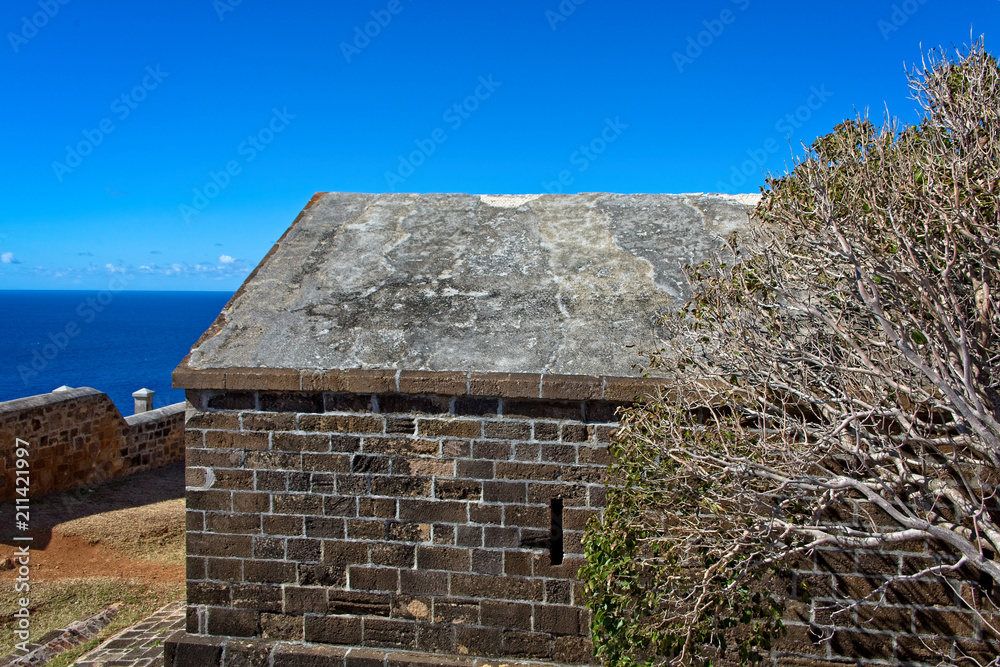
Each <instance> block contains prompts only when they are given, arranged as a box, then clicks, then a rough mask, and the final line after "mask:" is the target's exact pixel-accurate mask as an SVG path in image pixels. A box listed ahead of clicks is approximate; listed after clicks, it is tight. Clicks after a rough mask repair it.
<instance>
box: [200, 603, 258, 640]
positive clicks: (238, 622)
mask: <svg viewBox="0 0 1000 667" xmlns="http://www.w3.org/2000/svg"><path fill="white" fill-rule="evenodd" d="M259 621H260V619H259V614H258V613H257V612H256V611H254V610H251V609H226V608H221V607H209V608H208V634H210V635H223V636H226V637H253V636H254V635H257V634H259V633H260V623H259Z"/></svg>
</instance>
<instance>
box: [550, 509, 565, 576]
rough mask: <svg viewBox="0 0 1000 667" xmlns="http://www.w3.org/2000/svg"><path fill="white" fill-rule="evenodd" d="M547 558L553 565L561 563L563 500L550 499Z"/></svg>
mask: <svg viewBox="0 0 1000 667" xmlns="http://www.w3.org/2000/svg"><path fill="white" fill-rule="evenodd" d="M549 556H550V557H551V559H552V564H553V565H562V562H563V499H562V498H553V499H552V527H551V529H550V530H549Z"/></svg>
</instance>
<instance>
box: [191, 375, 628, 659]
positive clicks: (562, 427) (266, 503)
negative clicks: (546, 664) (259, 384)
mask: <svg viewBox="0 0 1000 667" xmlns="http://www.w3.org/2000/svg"><path fill="white" fill-rule="evenodd" d="M537 386H538V384H537V383H536V384H535V387H536V392H537ZM188 397H189V402H190V403H192V404H193V406H194V407H195V408H196V410H197V411H196V412H195V413H194V414H193V415H192V416H191V417H190V418H189V420H188V423H187V451H188V454H187V465H188V484H189V486H188V491H187V507H188V525H187V528H188V603H189V619H188V632H189V633H201V634H209V635H216V636H229V637H257V638H261V639H265V640H271V641H272V642H279V641H285V642H302V641H305V642H309V643H320V644H336V645H354V646H367V647H382V648H393V649H409V650H418V651H426V652H435V653H445V654H452V655H456V656H459V655H470V656H477V655H478V656H504V657H506V658H525V659H529V658H530V659H538V660H554V661H557V662H561V663H587V662H589V661H590V660H591V646H590V642H589V640H588V635H589V619H588V618H587V615H586V613H585V611H584V610H583V609H582V603H581V597H580V596H581V585H580V583H579V582H578V581H577V579H576V574H577V571H578V569H579V567H580V565H581V564H582V562H583V555H582V547H581V538H582V536H583V530H584V527H585V526H586V523H587V521H588V520H589V519H590V517H592V516H594V515H595V514H596V513H597V512H598V511H599V510H600V508H601V507H602V506H603V505H604V501H605V486H604V485H603V483H602V482H603V474H604V471H605V467H606V463H607V461H606V458H607V448H606V443H607V442H608V440H609V438H610V436H611V434H612V432H613V429H614V423H613V422H614V410H615V407H616V404H614V403H611V402H605V401H555V400H531V399H509V398H508V399H502V398H498V397H469V396H464V397H454V396H453V397H446V396H437V395H428V396H407V395H400V394H358V393H304V392H286V393H269V392H214V391H203V392H193V391H189V392H188ZM553 499H556V500H557V503H556V506H555V507H554V506H553V502H552V501H553ZM558 501H561V504H562V509H561V511H559V508H558V504H559V503H558ZM554 514H555V515H557V517H558V515H561V517H560V518H561V527H562V543H561V548H562V552H563V553H562V554H561V558H559V557H558V556H557V557H556V558H555V560H553V553H552V552H553V551H556V552H558V550H559V549H558V545H556V546H555V547H554V548H553V547H552V546H551V545H550V538H551V536H552V534H553V533H558V526H556V527H554V526H553V515H554ZM556 523H557V524H558V519H557V521H556ZM554 563H557V564H554ZM241 664H242V663H241ZM324 664H326V663H324ZM331 664H332V663H331Z"/></svg>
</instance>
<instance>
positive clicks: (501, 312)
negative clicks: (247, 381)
mask: <svg viewBox="0 0 1000 667" xmlns="http://www.w3.org/2000/svg"><path fill="white" fill-rule="evenodd" d="M754 203H755V198H754V197H753V196H747V195H742V196H727V195H705V194H683V195H666V194H600V193H595V194H579V195H499V196H485V195H465V194H352V193H326V194H322V195H317V196H316V197H314V198H313V200H312V202H310V205H309V206H308V207H307V208H306V210H304V211H303V212H302V214H301V215H300V216H299V218H298V219H297V220H296V221H295V223H294V224H293V225H292V226H291V227H290V228H289V229H288V231H287V232H286V233H285V235H284V236H283V237H282V239H281V240H280V241H279V242H278V243H277V244H276V245H275V247H274V248H273V249H272V251H271V253H269V254H268V256H267V257H265V258H264V260H263V261H262V262H261V264H260V265H259V266H258V267H257V269H256V270H255V272H254V273H253V274H252V275H251V276H250V277H249V278H248V279H247V281H246V282H245V283H244V285H243V287H242V288H241V289H240V290H239V292H237V294H236V295H235V296H234V298H233V299H232V301H231V302H230V303H229V304H228V305H227V306H226V308H225V309H224V310H223V312H222V313H221V315H220V316H219V319H218V321H217V322H216V323H215V324H214V325H213V326H212V328H211V329H210V330H209V331H208V332H206V335H205V336H203V337H202V339H201V340H200V341H199V342H198V343H197V344H196V345H195V347H194V348H193V349H192V352H191V355H190V357H189V358H188V360H187V365H188V368H190V369H192V370H195V371H199V370H203V371H205V370H209V369H226V368H242V369H250V368H260V369H301V370H306V369H313V370H338V369H340V370H343V369H374V370H390V369H397V370H419V371H435V372H441V371H460V372H484V373H538V374H564V375H586V376H594V377H596V376H613V377H630V376H635V375H636V374H637V371H635V370H633V368H632V366H633V364H636V363H637V362H638V361H639V358H638V356H637V349H636V348H639V349H653V348H658V347H659V344H658V342H657V337H656V334H655V331H656V326H657V321H658V320H659V318H660V317H661V316H662V315H663V314H665V313H666V312H668V311H670V310H672V309H676V308H677V307H679V306H680V305H682V304H683V303H684V301H685V300H686V299H687V298H688V297H689V296H690V290H689V287H688V283H687V280H686V278H685V277H684V273H683V266H684V265H685V264H693V263H697V262H699V261H702V260H704V259H707V258H708V257H709V256H711V254H712V253H713V252H716V251H718V250H719V249H720V248H721V246H722V238H723V237H725V236H727V235H728V234H730V233H731V232H733V231H735V230H739V229H743V228H745V227H746V225H747V223H748V216H749V213H750V211H751V210H752V205H753V204H754Z"/></svg>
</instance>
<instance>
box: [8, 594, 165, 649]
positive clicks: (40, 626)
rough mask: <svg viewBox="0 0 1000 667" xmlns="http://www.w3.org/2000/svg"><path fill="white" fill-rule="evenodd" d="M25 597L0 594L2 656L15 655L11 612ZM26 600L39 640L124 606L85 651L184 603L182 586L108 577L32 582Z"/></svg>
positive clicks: (33, 632)
mask: <svg viewBox="0 0 1000 667" xmlns="http://www.w3.org/2000/svg"><path fill="white" fill-rule="evenodd" d="M24 595H25V594H24V593H15V592H14V590H13V588H12V587H11V588H6V587H5V588H4V589H3V590H0V655H7V654H9V653H12V652H13V651H14V644H15V639H14V635H13V630H14V625H15V623H16V621H17V619H15V618H14V616H13V614H14V612H15V611H17V610H18V609H19V608H20V607H19V606H18V604H17V600H18V598H19V597H23V596H24ZM28 597H29V599H30V600H31V604H30V606H29V609H30V610H31V637H32V639H38V638H41V637H42V636H43V635H44V634H45V633H47V632H49V631H51V630H58V629H61V628H65V627H66V626H67V625H69V624H70V623H72V622H73V621H82V620H83V619H85V618H88V617H90V616H93V615H94V614H96V613H98V612H100V611H102V610H104V609H106V608H108V607H110V606H111V605H112V604H114V603H115V602H120V603H121V605H122V607H121V609H120V611H119V612H118V615H117V616H115V618H114V619H113V620H112V621H111V623H110V624H109V625H108V626H107V627H106V628H104V630H103V631H102V632H101V633H100V635H99V636H98V637H97V638H95V639H94V640H92V642H89V643H92V645H91V646H90V648H88V649H86V650H90V649H92V648H94V647H95V646H97V645H98V644H99V643H100V642H102V641H104V640H105V639H107V638H108V637H110V636H111V635H113V634H115V633H117V632H120V631H121V630H124V629H125V628H127V627H129V626H130V625H134V624H135V623H137V622H139V621H141V620H142V619H144V618H146V617H147V616H149V615H150V614H152V613H153V612H155V611H156V610H157V609H159V608H160V607H162V606H163V605H165V604H167V603H168V602H172V601H174V600H181V599H183V598H184V583H182V582H170V583H154V584H145V583H142V582H139V581H133V580H122V579H113V578H109V577H94V578H88V579H60V580H55V581H37V582H32V584H31V590H30V591H29V592H28ZM84 652H85V650H84V649H83V648H82V647H78V648H77V649H74V650H73V651H69V652H67V653H66V654H63V655H60V656H59V657H57V658H56V659H55V660H53V661H52V662H50V663H48V667H60V666H63V665H66V666H68V665H69V664H71V662H72V660H70V659H69V656H70V655H71V654H73V653H75V654H76V655H75V657H79V656H80V655H83V653H84ZM67 660H69V661H68V662H67Z"/></svg>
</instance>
